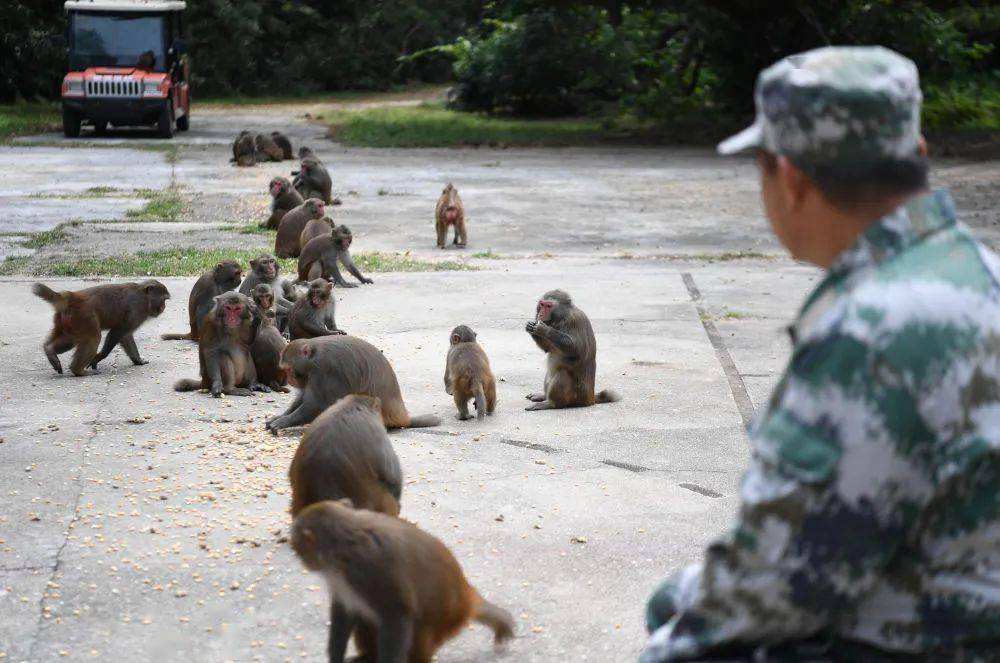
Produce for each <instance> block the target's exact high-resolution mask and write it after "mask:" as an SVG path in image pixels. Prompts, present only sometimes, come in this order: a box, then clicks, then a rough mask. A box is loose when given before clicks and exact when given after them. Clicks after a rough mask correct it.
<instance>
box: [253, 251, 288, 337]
mask: <svg viewBox="0 0 1000 663" xmlns="http://www.w3.org/2000/svg"><path fill="white" fill-rule="evenodd" d="M261 283H266V284H267V285H269V286H271V291H272V292H273V293H274V307H275V313H276V314H277V322H278V328H279V329H281V330H282V331H284V329H285V327H286V326H287V324H288V313H289V311H291V310H292V305H293V304H295V300H296V299H298V292H297V291H296V289H295V284H294V283H292V282H291V281H290V280H288V279H286V278H285V277H283V276H281V265H279V264H278V261H277V260H275V259H274V256H272V255H271V254H269V253H262V254H260V255H259V256H257V257H256V258H253V259H251V260H250V273H249V274H247V277H246V278H245V279H243V283H242V284H240V292H241V293H243V294H244V295H246V296H247V297H253V293H254V289H255V288H256V287H257V286H258V285H259V284H261Z"/></svg>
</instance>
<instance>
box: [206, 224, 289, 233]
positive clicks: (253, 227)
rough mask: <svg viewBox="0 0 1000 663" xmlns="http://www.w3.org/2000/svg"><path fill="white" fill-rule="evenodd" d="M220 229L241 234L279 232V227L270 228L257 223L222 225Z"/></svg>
mask: <svg viewBox="0 0 1000 663" xmlns="http://www.w3.org/2000/svg"><path fill="white" fill-rule="evenodd" d="M220 230H228V231H230V232H234V233H239V234H240V235H276V234H277V232H278V231H277V229H275V230H271V229H270V228H265V227H264V226H260V225H257V224H256V223H250V224H233V225H229V226H222V227H221V228H220Z"/></svg>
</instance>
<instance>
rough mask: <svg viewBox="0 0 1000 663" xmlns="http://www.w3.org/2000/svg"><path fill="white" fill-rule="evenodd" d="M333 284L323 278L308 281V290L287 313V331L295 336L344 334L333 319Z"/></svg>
mask: <svg viewBox="0 0 1000 663" xmlns="http://www.w3.org/2000/svg"><path fill="white" fill-rule="evenodd" d="M335 308H336V305H335V303H334V301H333V284H332V283H330V282H329V281H326V280H324V279H315V280H314V281H310V282H309V292H308V294H307V295H306V296H305V297H302V298H301V299H299V300H298V301H296V302H295V304H294V305H293V306H292V310H291V311H290V312H289V314H288V333H289V335H290V336H291V339H292V340H293V341H294V340H295V339H297V338H315V337H316V336H330V335H332V334H346V333H347V332H345V331H344V330H343V329H337V323H336V322H335V321H334V318H333V316H334V309H335Z"/></svg>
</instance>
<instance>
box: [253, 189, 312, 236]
mask: <svg viewBox="0 0 1000 663" xmlns="http://www.w3.org/2000/svg"><path fill="white" fill-rule="evenodd" d="M267 189H268V191H269V192H270V193H271V216H269V217H267V221H265V222H264V223H262V224H261V227H263V228H269V229H271V230H277V228H278V225H279V224H280V223H281V219H282V218H284V216H285V214H287V213H288V212H290V211H292V210H293V209H295V208H296V207H298V206H299V205H301V204H302V203H303V202H305V201H304V200H303V199H302V195H301V194H300V193H299V192H298V191H296V190H295V188H294V187H292V183H291V182H289V181H288V178H287V177H274V178H272V179H271V183H270V184H269V185H268V187H267Z"/></svg>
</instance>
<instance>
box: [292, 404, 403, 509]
mask: <svg viewBox="0 0 1000 663" xmlns="http://www.w3.org/2000/svg"><path fill="white" fill-rule="evenodd" d="M288 479H289V481H290V483H291V485H292V506H291V513H292V517H293V518H294V517H295V516H297V515H298V514H299V512H300V511H302V509H304V508H306V507H307V506H309V505H310V504H314V503H316V502H322V501H323V500H338V499H341V498H344V497H346V498H348V499H350V500H351V501H352V502H353V503H354V504H355V505H357V506H358V508H361V509H369V510H371V511H378V512H380V513H385V514H388V515H390V516H398V515H399V499H400V496H401V495H402V492H403V471H402V470H401V469H400V466H399V457H398V456H396V452H395V451H394V450H393V448H392V443H391V442H390V441H389V436H388V435H386V432H385V425H384V424H383V423H382V403H381V401H379V399H378V398H375V397H374V396H363V395H360V394H351V395H348V396H345V397H344V398H341V399H340V400H339V401H337V402H336V403H334V404H333V405H331V406H330V407H328V408H327V409H326V410H325V411H324V412H323V414H321V415H319V416H318V417H316V420H315V421H314V422H313V423H312V424H311V425H310V426H309V428H308V429H306V432H305V433H303V435H302V439H301V441H300V442H299V447H298V449H297V450H296V451H295V457H294V458H292V464H291V466H290V467H289V468H288Z"/></svg>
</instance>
